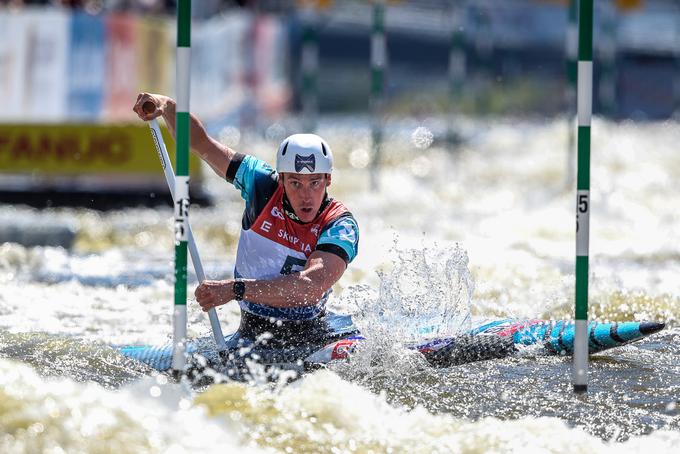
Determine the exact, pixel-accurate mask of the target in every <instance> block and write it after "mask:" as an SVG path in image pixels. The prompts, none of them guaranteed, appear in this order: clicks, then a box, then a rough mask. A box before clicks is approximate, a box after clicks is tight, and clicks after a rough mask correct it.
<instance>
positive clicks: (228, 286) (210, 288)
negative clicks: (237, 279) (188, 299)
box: [194, 279, 236, 312]
mask: <svg viewBox="0 0 680 454" xmlns="http://www.w3.org/2000/svg"><path fill="white" fill-rule="evenodd" d="M194 295H195V296H196V301H197V302H198V304H200V305H201V309H203V312H207V311H209V310H210V309H212V308H213V307H217V306H221V305H223V304H226V303H228V302H229V301H231V300H234V299H236V296H235V295H234V280H233V279H225V280H223V281H208V280H205V281H203V282H201V283H200V284H199V285H198V287H196V291H195V292H194Z"/></svg>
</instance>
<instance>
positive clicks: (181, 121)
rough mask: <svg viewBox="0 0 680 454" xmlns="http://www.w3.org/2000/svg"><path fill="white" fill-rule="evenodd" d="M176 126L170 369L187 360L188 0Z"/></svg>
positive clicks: (180, 38) (186, 0)
mask: <svg viewBox="0 0 680 454" xmlns="http://www.w3.org/2000/svg"><path fill="white" fill-rule="evenodd" d="M176 64H177V111H176V118H175V124H176V129H177V152H176V154H175V157H176V167H175V171H176V172H177V178H176V179H175V309H174V312H173V338H172V345H173V347H172V371H173V373H174V374H175V375H179V374H181V372H182V371H183V369H184V367H185V364H186V355H185V353H186V352H185V349H186V345H185V341H186V337H187V240H188V235H189V143H190V138H189V92H190V85H189V76H190V73H191V71H190V68H191V0H178V2H177V61H176Z"/></svg>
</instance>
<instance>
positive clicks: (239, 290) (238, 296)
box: [231, 279, 246, 301]
mask: <svg viewBox="0 0 680 454" xmlns="http://www.w3.org/2000/svg"><path fill="white" fill-rule="evenodd" d="M231 291H232V292H233V294H234V299H235V300H236V301H241V300H243V298H244V297H245V294H246V283H245V282H243V281H242V280H240V279H235V280H234V283H233V284H232V286H231Z"/></svg>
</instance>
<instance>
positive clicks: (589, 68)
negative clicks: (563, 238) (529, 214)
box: [573, 0, 593, 392]
mask: <svg viewBox="0 0 680 454" xmlns="http://www.w3.org/2000/svg"><path fill="white" fill-rule="evenodd" d="M577 96H578V98H577V109H578V172H577V176H576V184H577V189H576V307H575V315H576V317H575V318H576V327H575V333H574V368H573V382H574V392H586V391H587V390H588V242H589V237H590V121H591V117H592V111H593V109H592V104H593V0H581V5H580V10H579V45H578V94H577Z"/></svg>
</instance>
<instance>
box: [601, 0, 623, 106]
mask: <svg viewBox="0 0 680 454" xmlns="http://www.w3.org/2000/svg"><path fill="white" fill-rule="evenodd" d="M598 6H599V12H600V13H601V14H600V17H601V18H602V19H601V21H600V23H601V24H602V28H601V31H602V33H601V34H600V36H601V37H600V39H599V40H598V42H597V47H598V50H599V54H598V56H599V58H598V65H599V68H600V77H599V79H600V80H599V84H598V88H599V90H598V95H599V96H598V100H599V101H600V106H602V113H603V114H604V115H606V116H608V117H613V116H615V115H616V78H617V76H616V53H617V47H618V44H617V42H616V41H617V33H618V30H617V19H618V18H617V13H616V8H615V7H614V5H613V4H612V1H611V0H609V1H605V2H598Z"/></svg>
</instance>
